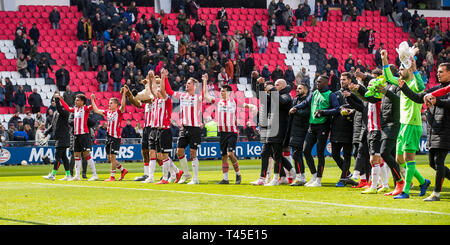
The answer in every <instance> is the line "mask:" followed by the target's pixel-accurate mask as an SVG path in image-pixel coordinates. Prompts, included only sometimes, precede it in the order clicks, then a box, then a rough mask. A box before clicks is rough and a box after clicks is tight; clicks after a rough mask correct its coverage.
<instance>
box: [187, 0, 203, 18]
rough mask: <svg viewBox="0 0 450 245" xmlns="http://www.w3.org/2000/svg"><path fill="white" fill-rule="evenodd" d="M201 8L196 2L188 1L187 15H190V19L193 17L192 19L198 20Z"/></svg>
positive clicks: (193, 0)
mask: <svg viewBox="0 0 450 245" xmlns="http://www.w3.org/2000/svg"><path fill="white" fill-rule="evenodd" d="M199 8H200V6H199V5H198V4H197V3H196V2H195V0H187V1H186V13H188V17H192V19H194V20H197V19H198V9H199ZM188 10H189V11H188Z"/></svg>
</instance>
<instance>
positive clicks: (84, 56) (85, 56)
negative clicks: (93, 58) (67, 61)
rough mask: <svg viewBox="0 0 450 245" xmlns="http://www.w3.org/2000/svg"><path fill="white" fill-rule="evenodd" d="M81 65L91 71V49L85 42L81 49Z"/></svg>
mask: <svg viewBox="0 0 450 245" xmlns="http://www.w3.org/2000/svg"><path fill="white" fill-rule="evenodd" d="M81 67H82V68H83V71H89V50H88V45H87V44H84V45H83V49H82V50H81Z"/></svg>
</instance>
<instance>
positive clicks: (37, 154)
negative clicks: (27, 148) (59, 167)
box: [28, 147, 55, 163]
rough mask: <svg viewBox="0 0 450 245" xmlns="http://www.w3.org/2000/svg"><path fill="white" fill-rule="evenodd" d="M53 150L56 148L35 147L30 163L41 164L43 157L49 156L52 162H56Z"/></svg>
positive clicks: (29, 159) (32, 150)
mask: <svg viewBox="0 0 450 245" xmlns="http://www.w3.org/2000/svg"><path fill="white" fill-rule="evenodd" d="M53 150H54V148H47V150H45V148H40V147H39V148H36V147H33V148H32V149H31V153H30V157H29V158H28V162H30V163H31V162H41V161H42V157H43V156H47V157H48V158H49V159H50V160H51V161H53V160H55V158H54V156H53ZM44 152H45V153H44Z"/></svg>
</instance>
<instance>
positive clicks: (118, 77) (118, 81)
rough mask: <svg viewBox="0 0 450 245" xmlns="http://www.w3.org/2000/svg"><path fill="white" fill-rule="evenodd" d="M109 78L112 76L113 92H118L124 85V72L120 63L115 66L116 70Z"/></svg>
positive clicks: (112, 71)
mask: <svg viewBox="0 0 450 245" xmlns="http://www.w3.org/2000/svg"><path fill="white" fill-rule="evenodd" d="M109 76H110V78H111V80H112V81H113V91H114V92H118V91H119V90H120V87H121V85H122V79H123V71H122V68H120V65H119V63H116V64H115V65H114V68H113V69H112V70H111V74H110V75H109Z"/></svg>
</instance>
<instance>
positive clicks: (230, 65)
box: [199, 58, 237, 83]
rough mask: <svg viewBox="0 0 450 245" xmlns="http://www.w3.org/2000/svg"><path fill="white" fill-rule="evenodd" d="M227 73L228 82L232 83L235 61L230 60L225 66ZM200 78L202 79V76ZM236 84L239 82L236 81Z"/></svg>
mask: <svg viewBox="0 0 450 245" xmlns="http://www.w3.org/2000/svg"><path fill="white" fill-rule="evenodd" d="M225 72H226V73H227V76H228V81H229V82H230V83H232V82H233V78H234V64H233V61H232V60H231V59H229V58H228V61H227V63H226V64H225ZM199 77H201V75H200V76H199ZM234 83H237V81H234Z"/></svg>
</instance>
